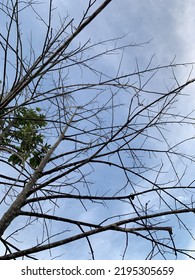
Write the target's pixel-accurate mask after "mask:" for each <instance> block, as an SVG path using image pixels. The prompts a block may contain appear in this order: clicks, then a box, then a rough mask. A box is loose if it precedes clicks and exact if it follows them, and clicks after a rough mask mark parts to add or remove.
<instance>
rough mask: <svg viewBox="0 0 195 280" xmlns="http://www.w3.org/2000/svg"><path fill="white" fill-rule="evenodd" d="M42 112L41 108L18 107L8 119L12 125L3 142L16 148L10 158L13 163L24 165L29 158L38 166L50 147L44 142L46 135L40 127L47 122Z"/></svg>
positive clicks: (34, 166) (32, 163)
mask: <svg viewBox="0 0 195 280" xmlns="http://www.w3.org/2000/svg"><path fill="white" fill-rule="evenodd" d="M40 112H41V109H40V108H36V109H28V108H26V107H22V108H18V109H16V110H15V111H14V115H13V116H12V117H11V118H10V120H9V121H7V125H10V123H11V126H10V129H8V130H7V132H6V133H5V135H4V139H3V140H2V143H1V144H2V145H6V146H7V145H8V146H11V147H13V148H14V150H16V153H14V154H12V155H11V156H10V157H9V159H8V161H9V162H11V163H12V164H14V165H16V164H18V165H22V164H23V162H24V161H26V160H29V163H30V164H31V166H32V167H33V168H36V167H37V166H38V165H39V163H40V162H41V160H42V159H43V157H44V155H45V154H46V152H47V150H48V149H49V148H50V145H48V144H44V136H43V134H42V133H40V129H43V128H44V127H45V126H46V124H47V122H46V121H45V115H44V114H41V113H40ZM5 127H6V126H5Z"/></svg>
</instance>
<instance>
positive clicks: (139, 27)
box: [18, 0, 195, 259]
mask: <svg viewBox="0 0 195 280" xmlns="http://www.w3.org/2000/svg"><path fill="white" fill-rule="evenodd" d="M99 2H101V1H99ZM53 3H54V6H56V7H57V9H58V11H59V12H60V14H61V15H62V16H64V15H66V14H69V15H70V18H72V17H75V21H76V20H77V19H78V17H80V16H82V12H83V9H84V8H85V6H86V5H85V1H79V4H78V1H77V0H73V1H71V0H66V1H63V0H54V1H53ZM44 7H45V6H43V7H42V6H40V10H39V11H40V12H41V13H42V14H43V15H44V14H45V12H46V9H45V8H44ZM194 14H195V2H194V1H193V0H192V1H191V0H185V1H182V0H172V1H169V0H158V1H156V0H147V1H145V0H137V1H131V0H122V1H121V0H113V2H112V3H111V4H110V5H109V6H108V7H107V8H106V9H105V10H104V11H103V12H102V13H101V14H100V15H99V16H98V17H97V18H96V19H95V20H94V21H93V22H92V24H91V25H90V26H89V27H87V28H86V29H85V30H84V31H83V32H82V33H81V34H80V36H79V38H78V42H79V41H81V42H85V41H86V40H88V39H89V37H90V38H91V41H92V42H93V41H98V40H100V39H101V40H107V39H108V38H110V39H111V38H116V37H120V36H123V35H125V34H127V35H126V37H125V38H124V40H123V42H125V43H126V44H128V43H132V44H133V43H137V44H138V43H145V42H148V43H145V44H143V45H141V46H138V47H132V48H130V49H129V50H128V51H126V52H125V53H124V58H123V63H122V67H121V73H122V72H128V71H133V69H135V67H136V63H135V61H136V60H135V59H137V61H138V62H139V65H140V67H144V66H146V65H147V63H148V62H149V61H150V59H151V57H152V56H153V55H154V58H153V61H154V64H155V65H165V64H169V63H170V61H172V60H173V58H174V57H175V61H176V62H177V63H188V62H194V61H195V57H194V49H193V46H194V43H195V33H194V26H195V18H194ZM27 20H28V21H29V15H28V16H24V18H23V21H24V23H25V22H26V21H27ZM55 20H56V25H58V23H57V17H56V19H55ZM29 26H31V27H33V23H32V21H31V19H30V22H28V28H29ZM25 31H27V33H28V32H29V34H30V28H29V29H28V30H25ZM41 32H42V30H41V29H40V30H39V32H36V33H34V34H33V38H34V39H33V40H34V42H35V44H36V46H37V49H38V46H39V42H40V40H41V38H42V33H41ZM75 44H77V42H75ZM110 46H111V43H110ZM119 61H120V55H119V56H116V55H114V56H109V57H107V58H106V59H104V60H103V61H101V63H100V64H99V65H98V64H97V65H98V67H104V69H105V71H106V73H108V74H109V73H112V74H113V73H117V70H118V65H119ZM176 72H177V76H178V77H179V78H180V79H181V81H185V79H186V75H188V73H189V72H190V67H189V68H184V67H183V68H179V70H176ZM163 74H164V75H163ZM162 75H163V76H161V73H160V74H159V75H157V76H156V77H155V78H154V80H153V81H152V83H151V85H152V86H153V87H154V88H155V89H159V90H161V87H164V86H165V81H166V83H170V84H171V83H173V81H172V80H171V78H170V77H169V74H166V73H162ZM192 76H193V75H192ZM79 79H80V78H79ZM193 90H194V88H193V87H190V88H189V89H188V90H187V92H186V93H188V94H189V97H188V98H187V99H184V98H183V99H181V101H180V102H179V103H178V107H177V108H176V109H175V110H178V112H179V111H182V110H183V109H184V107H185V109H186V110H187V109H189V110H191V108H192V109H193V107H194V105H195V102H194V100H195V99H194V97H193ZM123 98H125V97H124V96H122V99H123ZM123 114H124V116H125V112H121V115H120V117H121V116H123ZM176 134H177V139H175V135H176ZM193 134H195V133H194V131H193V128H192V127H188V128H183V127H182V129H180V130H179V131H178V128H175V129H173V130H172V131H170V132H169V134H168V135H169V137H170V140H171V141H172V143H174V142H177V141H179V139H183V138H184V137H186V135H189V136H190V135H193ZM190 143H191V144H192V146H190V145H189V144H186V145H185V146H184V149H185V151H188V150H189V151H190V149H192V147H193V143H192V142H190ZM152 144H153V143H151V145H152ZM61 148H62V149H63V147H61ZM144 160H146V161H148V158H147V159H144ZM175 164H176V165H177V164H178V165H179V164H180V163H179V162H176V163H175ZM167 169H168V167H167ZM95 171H96V173H95V175H93V177H92V180H94V181H95V186H94V189H93V192H94V193H95V192H96V191H97V190H98V191H99V192H100V193H101V192H102V191H103V188H104V186H105V185H107V186H108V189H112V188H114V191H116V190H117V188H119V187H118V186H119V185H120V184H121V182H122V181H123V180H124V177H123V176H121V175H120V174H118V173H117V172H116V171H115V170H114V172H113V173H112V174H111V172H110V171H108V170H107V168H105V167H103V168H102V167H99V166H98V167H96V170H95ZM182 171H183V167H181V172H182ZM107 174H109V176H107ZM188 174H189V175H188V176H189V177H188V178H187V179H186V183H189V182H190V176H193V166H190V168H189V170H188ZM165 176H166V175H164V177H165ZM151 177H152V174H151ZM163 179H165V178H163V176H162V180H163ZM175 195H176V194H175ZM182 195H183V194H182ZM178 196H181V194H178ZM181 200H183V201H185V196H183V197H181ZM147 201H148V198H147V197H146V202H147ZM150 201H151V202H152V201H153V205H155V197H152V196H151V197H150ZM158 205H159V204H158ZM158 205H157V204H156V207H157V208H158ZM107 206H108V207H107ZM107 206H105V207H99V205H92V204H91V203H86V207H87V209H88V211H83V210H82V207H78V208H77V209H75V208H74V205H73V204H72V203H71V202H67V203H66V204H65V205H61V208H60V210H59V211H62V212H66V216H67V217H68V218H71V217H75V218H77V219H78V220H87V221H88V222H93V220H94V217H95V218H97V219H99V221H102V220H103V219H105V218H106V217H109V215H110V216H111V215H114V214H115V215H117V214H118V213H119V212H120V213H128V212H129V211H130V210H129V209H128V207H129V205H128V204H123V203H116V205H115V206H114V207H113V204H112V205H110V208H109V202H108V203H107ZM59 213H60V212H59ZM164 218H165V217H162V220H163V219H164ZM185 221H186V223H187V224H189V226H190V227H191V228H192V230H193V232H194V233H195V226H194V225H193V224H192V225H191V215H189V218H185ZM18 223H22V219H21V220H19V221H18ZM173 223H175V222H173ZM56 226H57V225H56ZM33 230H35V233H36V231H37V229H35V228H34V229H32V232H33ZM65 230H66V229H65ZM67 230H68V229H67ZM174 233H175V234H176V236H175V237H176V241H177V242H178V243H179V247H181V248H182V247H188V248H190V249H193V248H194V247H195V246H194V244H193V242H192V241H190V239H189V240H188V237H187V236H185V234H184V233H183V231H179V230H178V225H176V226H175V231H174ZM90 240H91V243H92V245H93V248H94V251H95V258H96V259H121V256H122V254H123V253H124V248H125V242H126V240H125V235H124V234H122V233H119V234H113V233H112V232H106V233H101V234H99V235H95V236H92V237H90ZM26 241H27V240H26ZM27 243H28V242H27ZM27 243H25V244H24V246H25V247H26V246H27ZM29 246H30V240H29ZM147 246H148V245H146V243H145V242H143V240H141V239H140V238H138V237H135V236H132V237H131V239H129V246H128V249H127V252H126V254H125V259H143V258H145V256H146V255H147V251H148V247H147ZM27 247H28V246H27ZM100 248H101V249H100ZM52 255H53V256H55V255H57V256H61V257H59V259H60V258H61V259H90V254H89V249H88V245H87V243H86V240H82V241H80V240H79V241H76V242H75V243H74V244H68V245H65V246H62V247H59V248H56V249H54V250H53V253H52ZM39 256H40V258H42V259H47V258H48V257H49V256H48V255H47V254H45V253H40V254H39ZM170 258H174V256H170Z"/></svg>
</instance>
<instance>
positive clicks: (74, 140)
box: [0, 0, 195, 260]
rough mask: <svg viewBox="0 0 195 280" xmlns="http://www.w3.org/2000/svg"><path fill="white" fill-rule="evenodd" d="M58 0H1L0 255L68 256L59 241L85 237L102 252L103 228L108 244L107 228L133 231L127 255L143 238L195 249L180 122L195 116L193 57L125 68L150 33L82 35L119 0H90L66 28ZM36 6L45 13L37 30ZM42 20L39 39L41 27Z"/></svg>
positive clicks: (154, 248)
mask: <svg viewBox="0 0 195 280" xmlns="http://www.w3.org/2000/svg"><path fill="white" fill-rule="evenodd" d="M48 2H49V3H47V5H48V15H47V17H45V16H44V15H42V14H41V12H40V7H39V1H19V0H15V1H0V13H1V14H0V18H1V21H4V22H5V25H4V27H2V31H1V33H0V47H1V54H3V55H2V57H1V61H3V65H2V67H1V72H2V77H1V102H0V115H1V123H0V125H1V134H0V139H1V142H0V151H1V158H0V162H1V163H0V164H1V168H0V178H1V179H0V193H1V198H0V205H1V213H2V214H1V219H0V236H1V237H0V241H1V247H0V248H1V256H0V259H1V260H5V259H17V258H32V259H37V258H40V254H39V253H40V252H45V256H48V255H47V254H46V252H49V253H50V256H51V258H53V257H58V255H55V254H56V252H57V251H55V248H59V247H60V248H61V249H60V252H61V254H62V256H63V253H65V251H66V246H68V244H69V246H74V242H75V241H79V242H81V243H82V244H83V243H86V244H87V247H86V252H84V253H85V256H86V258H87V257H89V256H88V255H89V251H90V258H92V259H95V256H96V251H95V250H94V247H95V243H94V242H95V241H93V236H96V235H98V234H101V237H102V239H104V240H105V243H106V242H107V239H106V238H107V237H108V235H106V234H105V233H106V232H108V233H109V236H110V237H111V236H113V234H115V235H116V236H118V235H119V236H122V237H123V238H122V239H121V250H120V252H118V254H119V255H118V257H119V258H123V259H124V258H126V257H128V256H129V254H128V252H129V250H131V249H132V244H131V246H130V245H129V242H131V240H134V241H135V240H137V241H140V240H141V241H142V242H145V243H144V244H145V246H146V248H147V249H148V252H147V254H146V256H145V257H146V258H147V259H152V258H155V257H156V258H162V257H163V258H167V256H168V257H170V254H173V256H175V257H177V256H178V255H180V254H182V255H185V256H189V257H192V258H193V251H192V250H191V251H190V250H188V248H181V247H180V244H178V243H177V242H176V240H175V234H176V231H177V228H178V227H179V228H180V230H183V232H184V233H185V234H186V235H185V238H186V239H187V238H189V240H190V238H192V239H193V238H194V236H193V232H192V231H191V229H190V227H189V225H188V224H187V223H186V216H184V215H183V214H185V213H186V214H188V215H189V216H190V215H194V212H195V207H194V198H193V194H194V184H193V182H194V179H195V178H194V177H193V178H192V177H189V176H188V168H189V167H190V165H191V164H192V163H194V155H193V154H192V152H191V151H190V152H187V150H186V143H187V142H188V141H191V140H193V134H192V135H190V132H189V134H188V135H187V134H186V136H185V139H183V138H181V137H180V136H179V133H178V130H180V129H181V128H182V129H184V130H185V129H186V127H187V130H186V131H188V127H192V128H193V125H194V118H193V112H187V111H186V110H184V112H182V111H181V110H180V109H181V108H180V106H179V104H180V99H181V98H187V97H184V95H183V93H185V92H184V90H185V89H186V88H187V87H189V86H190V85H191V84H193V82H194V79H192V78H191V73H192V72H191V69H192V68H191V67H192V66H193V65H192V64H185V65H184V64H176V62H175V61H174V60H173V61H172V62H171V63H169V64H167V65H161V66H159V65H155V63H154V62H153V59H149V60H148V64H147V65H145V66H143V64H141V65H140V63H139V62H138V61H136V62H135V67H134V69H133V68H132V67H131V68H132V69H130V71H129V72H127V73H125V72H124V71H123V69H122V60H123V55H124V53H128V55H130V54H131V48H133V47H139V46H140V44H137V45H136V44H132V43H131V44H125V45H123V40H124V37H121V38H117V39H107V40H106V41H97V42H91V41H90V38H89V39H87V40H86V41H84V42H82V39H81V36H80V34H81V35H82V32H83V30H85V29H86V28H87V27H88V26H89V25H93V20H94V19H95V18H96V17H97V16H99V14H100V13H101V12H102V11H103V10H104V9H105V8H107V9H109V6H108V4H110V3H111V2H112V0H106V1H97V0H94V1H91V0H89V1H86V2H88V3H87V4H86V9H85V12H84V13H83V16H82V18H81V19H80V21H78V23H75V21H74V20H73V19H72V18H70V17H68V16H67V17H65V18H60V17H59V23H58V24H59V27H57V24H56V23H54V22H53V17H55V16H56V15H57V11H56V9H54V6H53V1H52V0H50V1H48ZM99 2H102V3H101V4H100V3H99ZM107 6H108V7H107ZM24 15H30V16H31V18H32V20H33V21H34V20H37V26H34V30H31V31H30V32H29V33H28V32H27V31H26V33H25V29H24V27H23V25H22V23H23V16H24ZM1 26H3V25H2V23H1ZM38 28H42V29H41V30H42V32H44V36H42V37H41V38H42V41H40V42H39V43H40V44H39V46H37V45H36V41H34V40H33V35H32V37H30V34H35V33H36V32H37V30H38ZM108 55H111V56H115V55H117V56H118V57H119V62H118V69H117V73H116V71H113V73H111V71H107V70H106V67H104V65H105V61H106V59H107V57H108ZM115 57H116V56H115ZM184 66H185V67H187V69H188V68H190V70H189V73H190V74H187V75H186V80H185V81H184V82H180V81H179V78H178V77H177V76H176V74H175V69H178V68H181V67H184ZM167 75H169V77H170V75H171V77H172V78H173V79H167V80H166V83H165V82H164V80H163V79H162V77H164V78H166V77H167ZM153 81H156V84H158V85H155V83H153ZM175 133H177V137H175ZM29 233H31V237H30V239H29V238H28V236H29ZM129 246H130V247H131V248H130V247H129ZM133 246H134V247H135V248H136V244H134V245H133ZM99 250H102V251H103V250H104V248H99ZM57 254H59V252H58V253H57ZM120 254H121V255H122V257H121V256H120ZM107 258H109V254H108V255H107Z"/></svg>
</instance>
